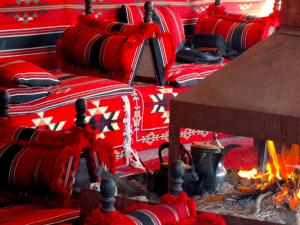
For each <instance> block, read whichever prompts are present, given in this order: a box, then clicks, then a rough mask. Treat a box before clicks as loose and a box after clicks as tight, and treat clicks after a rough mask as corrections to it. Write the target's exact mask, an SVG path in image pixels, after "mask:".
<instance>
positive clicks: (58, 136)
mask: <svg viewBox="0 0 300 225" xmlns="http://www.w3.org/2000/svg"><path fill="white" fill-rule="evenodd" d="M1 126H2V128H3V129H1V130H0V136H1V137H2V141H5V142H7V143H13V144H20V145H23V146H27V145H44V146H49V147H58V148H60V147H64V146H67V145H72V143H74V132H70V131H64V132H57V131H53V130H38V129H35V128H30V127H24V126H16V125H12V124H9V123H5V124H2V125H1Z"/></svg>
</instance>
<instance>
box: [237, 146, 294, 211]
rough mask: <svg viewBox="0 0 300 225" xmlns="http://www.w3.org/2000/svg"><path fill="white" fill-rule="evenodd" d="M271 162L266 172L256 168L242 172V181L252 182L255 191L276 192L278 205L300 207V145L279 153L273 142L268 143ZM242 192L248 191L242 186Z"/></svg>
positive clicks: (283, 147) (275, 198) (275, 196)
mask: <svg viewBox="0 0 300 225" xmlns="http://www.w3.org/2000/svg"><path fill="white" fill-rule="evenodd" d="M267 150H268V153H269V157H270V159H269V161H268V162H267V164H266V168H265V169H266V172H265V173H261V172H259V171H257V169H256V168H253V169H251V170H248V171H247V170H240V171H239V172H238V175H239V176H240V177H241V178H242V179H247V180H250V181H251V183H252V185H254V187H255V190H260V191H268V190H271V191H274V190H275V189H276V194H275V195H274V196H273V200H274V202H275V203H276V204H283V203H285V202H286V203H288V204H289V206H290V208H291V209H293V210H294V209H296V208H299V207H300V166H299V156H300V149H299V145H295V144H293V145H291V148H290V149H288V148H287V147H286V146H285V145H283V146H282V149H281V151H280V153H277V151H276V147H275V144H274V142H273V141H270V140H269V141H267ZM241 190H247V188H246V187H243V186H241Z"/></svg>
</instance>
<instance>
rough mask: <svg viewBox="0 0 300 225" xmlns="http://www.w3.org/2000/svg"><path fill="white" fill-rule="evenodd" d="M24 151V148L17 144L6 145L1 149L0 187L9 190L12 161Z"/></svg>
mask: <svg viewBox="0 0 300 225" xmlns="http://www.w3.org/2000/svg"><path fill="white" fill-rule="evenodd" d="M22 149H23V146H20V145H16V144H11V145H4V146H2V148H1V149H0V187H4V188H8V186H9V170H10V167H11V164H12V161H13V160H14V158H15V156H16V155H17V154H18V153H19V152H20V151H21V150H22Z"/></svg>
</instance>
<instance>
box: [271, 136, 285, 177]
mask: <svg viewBox="0 0 300 225" xmlns="http://www.w3.org/2000/svg"><path fill="white" fill-rule="evenodd" d="M267 145H268V153H269V155H270V157H271V159H272V163H273V164H272V165H273V166H274V167H275V174H276V177H277V178H278V179H280V180H281V179H282V178H281V176H280V165H279V163H278V158H277V154H276V148H275V144H274V142H273V141H270V140H268V141H267Z"/></svg>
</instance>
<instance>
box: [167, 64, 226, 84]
mask: <svg viewBox="0 0 300 225" xmlns="http://www.w3.org/2000/svg"><path fill="white" fill-rule="evenodd" d="M224 65H225V64H224V63H222V64H217V65H208V64H199V63H189V64H174V65H173V66H172V67H171V68H170V70H169V73H168V74H167V77H168V78H167V83H168V84H170V85H172V86H174V87H184V86H191V85H193V84H195V83H197V82H198V81H199V80H203V79H205V78H206V77H207V76H209V75H211V74H212V73H213V72H215V71H216V70H218V69H220V68H222V67H223V66H224Z"/></svg>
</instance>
